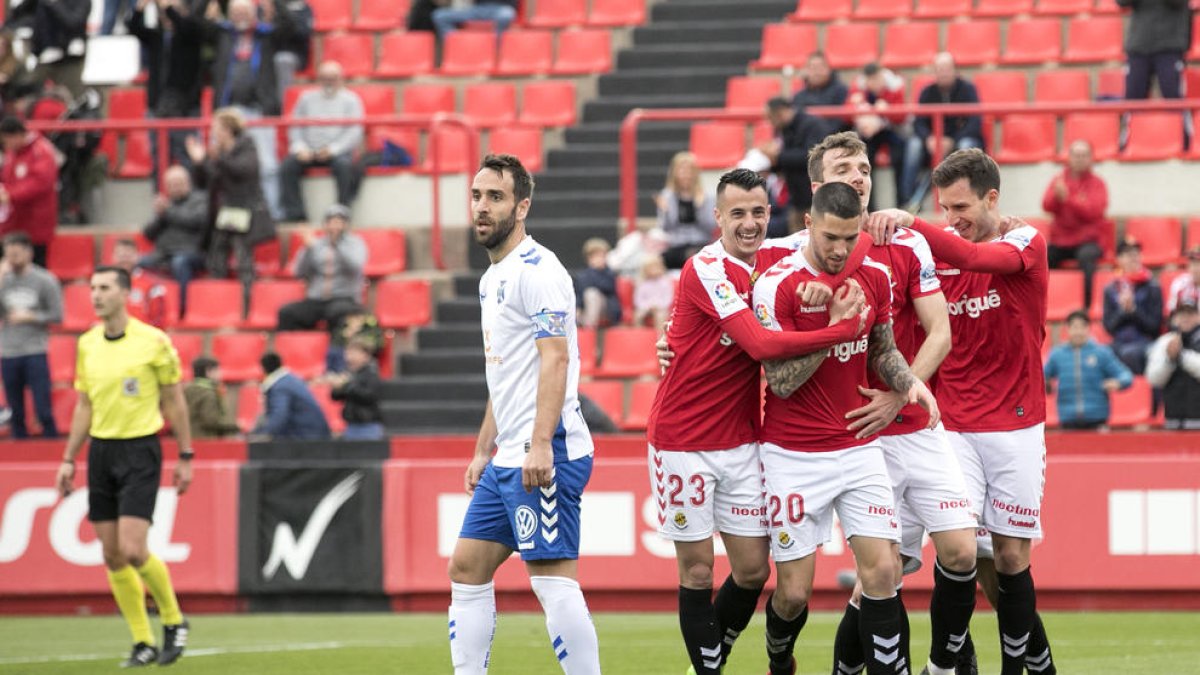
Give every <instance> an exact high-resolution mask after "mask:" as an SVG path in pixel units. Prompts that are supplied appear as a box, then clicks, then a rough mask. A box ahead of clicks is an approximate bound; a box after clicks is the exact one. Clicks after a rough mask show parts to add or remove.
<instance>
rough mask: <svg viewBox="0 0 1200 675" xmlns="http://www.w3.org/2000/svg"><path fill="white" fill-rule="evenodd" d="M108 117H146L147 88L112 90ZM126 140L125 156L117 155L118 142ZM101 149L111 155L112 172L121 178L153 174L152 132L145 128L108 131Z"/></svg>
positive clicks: (126, 118)
mask: <svg viewBox="0 0 1200 675" xmlns="http://www.w3.org/2000/svg"><path fill="white" fill-rule="evenodd" d="M108 118H109V119H114V120H141V119H145V118H146V90H145V88H137V89H112V90H110V91H109V92H108ZM118 139H123V140H124V145H125V152H124V155H123V156H122V157H121V158H120V161H119V162H118V158H117V155H116V152H117V141H118ZM101 146H102V151H103V152H105V153H106V154H108V156H109V158H108V159H109V171H110V172H111V173H112V174H113V175H114V176H116V177H118V178H146V177H149V176H150V167H151V161H152V160H151V157H150V135H149V133H148V132H145V131H132V132H106V133H105V134H104V135H103V137H102V138H101Z"/></svg>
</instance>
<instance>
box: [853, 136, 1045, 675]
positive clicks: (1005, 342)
mask: <svg viewBox="0 0 1200 675" xmlns="http://www.w3.org/2000/svg"><path fill="white" fill-rule="evenodd" d="M933 182H934V184H935V185H936V186H937V187H938V191H939V192H938V203H939V204H940V206H941V208H942V210H943V212H944V213H945V215H946V222H947V224H948V225H949V226H950V228H952V229H953V232H947V231H945V230H943V229H941V228H939V227H936V226H933V225H930V224H928V223H925V222H923V221H921V220H917V219H914V218H913V217H912V216H911V215H909V214H908V213H905V212H903V211H897V210H892V211H888V212H883V213H879V214H874V215H872V217H871V221H870V224H869V228H868V229H869V230H870V232H871V234H872V235H873V236H875V235H878V236H886V234H887V232H888V231H889V230H890V229H891V227H892V226H893V225H901V226H911V227H912V229H913V230H915V231H916V232H919V233H921V234H922V235H924V236H925V238H926V239H927V240H928V241H929V246H930V248H931V249H932V250H933V254H934V257H936V258H937V259H938V260H939V261H942V263H943V264H942V265H941V266H939V269H938V275H939V276H940V277H941V281H942V286H943V288H944V290H945V294H946V302H947V308H948V310H949V313H950V325H951V330H952V331H953V333H954V345H953V347H952V349H951V350H950V354H949V355H948V356H947V357H946V360H945V361H944V362H943V363H942V367H941V371H940V372H939V375H938V380H937V382H936V384H935V387H936V389H937V393H938V396H939V397H940V399H941V401H942V402H943V404H944V405H945V412H946V414H945V421H946V429H948V430H949V432H950V434H949V435H950V442H951V445H952V446H953V447H954V449H955V451H956V452H957V453H958V457H959V463H960V465H961V466H962V470H963V474H964V476H965V478H966V480H967V488H968V491H969V493H970V497H971V506H972V508H973V510H975V512H976V514H977V516H978V517H979V519H980V524H981V525H982V526H983V527H986V528H987V529H988V530H989V531H990V532H991V544H992V546H991V548H992V550H991V551H988V550H987V548H988V547H987V546H986V545H983V544H981V546H980V550H979V556H980V558H981V561H982V560H983V559H987V558H991V559H992V562H993V564H994V568H995V573H996V577H997V581H998V587H999V588H998V592H997V593H995V602H994V604H995V606H996V614H997V616H998V618H999V623H1000V638H1001V645H1000V646H1001V651H1002V657H1003V666H1002V670H1001V673H1002V675H1019V673H1021V672H1022V671H1023V670H1024V669H1025V668H1027V667H1028V668H1029V670H1030V672H1034V673H1039V674H1046V673H1053V672H1055V668H1054V665H1053V659H1052V657H1051V654H1050V644H1049V641H1048V640H1047V639H1046V638H1045V630H1044V628H1043V627H1042V624H1041V620H1040V619H1039V617H1038V616H1037V603H1036V594H1035V592H1034V585H1033V576H1032V575H1031V573H1030V567H1029V564H1030V549H1031V545H1032V541H1033V539H1040V538H1041V536H1042V528H1041V508H1042V504H1041V503H1042V493H1043V490H1044V488H1045V476H1046V442H1045V420H1046V394H1045V391H1046V389H1045V380H1044V377H1043V373H1042V361H1041V346H1042V341H1043V339H1044V338H1045V332H1046V288H1047V280H1048V276H1049V274H1048V271H1047V265H1046V242H1045V240H1044V239H1043V238H1042V236H1041V234H1039V233H1038V232H1037V230H1035V229H1034V228H1032V227H1030V226H1028V225H1021V226H1017V227H1014V228H1011V229H1008V228H1007V227H1006V228H1005V229H1008V231H1007V232H1006V233H1003V234H1002V233H1001V227H1002V223H1003V219H1002V218H1001V217H1000V215H999V211H998V202H999V199H1000V170H999V168H998V167H997V166H996V163H995V162H994V161H993V160H992V159H991V158H990V157H988V156H987V155H986V154H984V153H983V152H982V151H981V150H978V149H970V150H960V151H958V152H954V153H952V154H951V155H950V156H949V157H947V158H946V160H945V161H943V162H942V163H941V164H940V165H938V167H937V168H936V169H935V170H934V172H933ZM980 569H981V573H980V579H981V582H983V583H985V586H986V582H985V579H984V577H985V573H984V572H983V570H985V569H986V566H985V565H984V564H982V562H981V564H980Z"/></svg>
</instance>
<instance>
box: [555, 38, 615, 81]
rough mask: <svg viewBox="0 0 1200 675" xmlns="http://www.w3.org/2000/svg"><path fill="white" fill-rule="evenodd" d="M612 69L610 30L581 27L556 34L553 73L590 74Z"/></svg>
mask: <svg viewBox="0 0 1200 675" xmlns="http://www.w3.org/2000/svg"><path fill="white" fill-rule="evenodd" d="M610 70H612V32H611V31H608V30H603V29H593V28H581V29H578V30H564V31H560V32H559V34H558V54H557V55H556V56H555V58H554V67H553V68H552V69H551V72H553V73H554V74H555V75H591V74H593V73H606V72H608V71H610Z"/></svg>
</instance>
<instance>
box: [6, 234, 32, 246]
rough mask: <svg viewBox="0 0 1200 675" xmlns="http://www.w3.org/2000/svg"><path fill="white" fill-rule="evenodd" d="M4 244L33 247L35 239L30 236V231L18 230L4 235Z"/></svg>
mask: <svg viewBox="0 0 1200 675" xmlns="http://www.w3.org/2000/svg"><path fill="white" fill-rule="evenodd" d="M4 245H5V246H12V245H17V246H24V247H25V248H33V239H31V238H30V237H29V233H28V232H21V231H20V230H18V231H16V232H9V233H8V234H6V235H4Z"/></svg>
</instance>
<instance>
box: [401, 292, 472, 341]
mask: <svg viewBox="0 0 1200 675" xmlns="http://www.w3.org/2000/svg"><path fill="white" fill-rule="evenodd" d="M476 283H478V282H476ZM476 288H478V286H476ZM468 298H470V299H473V300H474V302H475V304H479V298H478V296H477V295H476V294H475V293H474V292H472V295H467V296H462V299H463V300H466V299H468ZM482 348H483V335H482V334H481V333H480V332H479V324H478V323H461V324H459V323H455V324H443V325H437V326H430V327H428V328H421V329H419V330H417V349H482Z"/></svg>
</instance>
